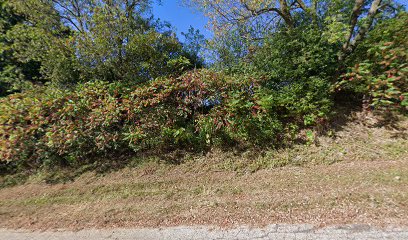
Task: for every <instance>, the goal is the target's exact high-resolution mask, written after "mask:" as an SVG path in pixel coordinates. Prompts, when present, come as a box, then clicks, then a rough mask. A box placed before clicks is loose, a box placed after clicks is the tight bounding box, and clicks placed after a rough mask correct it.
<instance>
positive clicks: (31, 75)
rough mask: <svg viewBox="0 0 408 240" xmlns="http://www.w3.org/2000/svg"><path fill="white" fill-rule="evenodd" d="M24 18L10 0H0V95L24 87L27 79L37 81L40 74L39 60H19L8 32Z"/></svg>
mask: <svg viewBox="0 0 408 240" xmlns="http://www.w3.org/2000/svg"><path fill="white" fill-rule="evenodd" d="M24 20H25V19H24V17H23V16H21V15H18V14H17V13H16V12H15V11H13V9H12V8H11V7H10V5H9V1H8V0H1V1H0V96H4V95H7V94H10V93H11V92H13V91H17V90H20V89H22V88H24V87H26V86H27V81H35V80H36V79H38V77H39V76H40V73H39V64H38V62H36V61H32V60H27V59H26V60H25V61H19V59H18V58H17V57H16V55H15V53H14V49H13V44H14V42H13V41H12V40H11V39H10V35H9V34H8V32H9V31H10V29H12V28H14V27H15V26H17V25H19V24H21V23H22V22H23V21H24Z"/></svg>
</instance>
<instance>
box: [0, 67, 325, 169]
mask: <svg viewBox="0 0 408 240" xmlns="http://www.w3.org/2000/svg"><path fill="white" fill-rule="evenodd" d="M262 84H263V83H262V80H256V79H252V78H242V77H241V78H239V77H236V76H234V77H231V76H228V75H224V74H222V73H216V72H212V71H208V70H201V71H193V72H189V73H186V74H184V75H182V76H181V77H179V78H159V79H156V80H154V81H151V82H149V83H146V84H142V85H140V86H137V87H132V88H128V87H125V85H123V84H118V83H108V82H102V81H97V82H88V83H85V84H80V85H78V87H77V88H76V89H75V90H74V91H67V90H55V89H52V88H46V89H42V88H41V89H35V90H32V91H26V92H24V93H17V94H13V95H10V96H8V97H7V98H4V99H2V100H1V103H0V112H1V113H2V114H1V117H0V153H1V159H2V160H3V161H7V162H17V163H18V164H19V165H21V166H26V165H28V166H32V167H35V166H40V165H42V164H46V163H49V162H56V161H57V162H58V161H59V162H61V163H65V164H78V163H81V162H82V161H86V159H89V158H92V157H95V156H104V155H107V154H109V153H114V152H117V153H124V152H138V151H144V150H147V149H156V150H159V149H162V150H170V149H174V148H186V149H196V150H199V149H203V148H205V147H207V146H211V145H224V144H231V143H233V142H238V143H241V144H245V145H252V144H258V145H277V144H279V142H280V141H281V140H282V139H283V138H284V137H285V136H284V135H285V132H287V131H289V129H293V127H294V126H304V125H305V124H310V123H312V122H315V121H314V120H316V119H313V121H312V122H310V119H311V117H312V114H315V111H314V110H316V109H315V107H318V106H317V105H315V103H313V101H314V99H313V98H311V97H310V96H303V97H301V98H300V99H297V101H296V102H297V104H296V105H293V104H292V102H294V101H293V100H294V98H297V97H296V96H295V95H294V93H295V92H296V91H298V89H297V88H295V87H287V88H284V89H282V90H281V91H279V92H271V91H265V90H264V89H263V88H262V87H261V86H262ZM311 106H314V107H311ZM313 109H314V110H313ZM315 117H316V118H322V117H324V116H317V115H316V116H315ZM312 118H313V117H312ZM224 141H227V142H224Z"/></svg>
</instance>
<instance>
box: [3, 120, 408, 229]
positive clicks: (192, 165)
mask: <svg viewBox="0 0 408 240" xmlns="http://www.w3.org/2000/svg"><path fill="white" fill-rule="evenodd" d="M407 127H408V119H406V118H404V119H403V120H402V121H400V122H399V123H398V125H397V126H395V127H394V128H388V127H378V126H376V127H373V125H368V126H367V125H365V124H363V123H362V122H358V121H352V122H349V123H348V124H347V125H343V126H342V128H341V129H337V130H336V131H335V132H334V135H333V136H330V137H329V136H327V135H323V136H319V137H317V139H316V140H315V144H311V145H310V146H305V145H294V146H293V147H291V148H287V149H280V150H269V151H268V150H265V151H264V153H263V154H260V153H258V152H250V151H248V152H245V153H241V154H236V153H234V152H225V151H221V150H213V151H211V152H209V153H208V154H206V155H203V156H198V155H195V156H184V157H182V158H183V159H180V161H178V162H181V164H168V163H166V162H165V161H161V160H160V159H157V158H151V159H133V160H132V161H129V164H128V165H127V166H126V167H123V168H121V169H117V170H115V171H110V172H103V173H101V172H98V171H89V170H88V171H85V170H84V171H82V170H81V171H79V173H71V175H69V174H68V175H69V176H70V177H69V178H68V179H69V180H66V181H61V179H64V177H63V176H64V174H61V173H60V174H61V176H58V175H55V173H52V172H42V173H38V174H37V175H35V176H30V177H29V178H26V177H22V176H17V175H16V176H15V177H16V180H15V181H14V182H12V181H11V180H10V177H3V178H2V184H3V186H6V185H7V183H5V182H7V181H9V182H10V181H11V182H12V184H9V185H8V186H7V187H3V188H2V189H0V227H10V228H20V227H22V228H35V229H38V228H40V229H49V228H51V229H55V228H73V229H78V228H94V227H96V228H103V227H139V226H147V227H155V226H174V225H180V224H183V225H192V224H211V225H220V226H231V225H237V224H250V225H263V224H268V223H305V222H307V223H316V224H323V225H326V224H342V223H370V224H375V225H388V224H395V225H408V219H407V218H406V216H408V204H407V203H408V140H407V137H406V135H405V134H404V133H405V132H406V131H407ZM316 135H318V134H317V133H316ZM85 169H86V167H85ZM91 169H92V168H91ZM53 174H54V175H53ZM50 176H51V177H50ZM73 176H75V177H73ZM19 178H21V179H23V181H24V182H25V183H24V184H21V183H18V180H19ZM50 178H51V179H54V180H49V179H50ZM7 179H8V180H7ZM47 179H48V180H47ZM13 184H14V186H11V185H13Z"/></svg>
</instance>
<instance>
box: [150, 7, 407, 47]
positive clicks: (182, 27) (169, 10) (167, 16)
mask: <svg viewBox="0 0 408 240" xmlns="http://www.w3.org/2000/svg"><path fill="white" fill-rule="evenodd" d="M396 1H397V2H398V3H400V4H403V5H405V7H407V5H408V0H396ZM153 14H154V16H155V17H156V18H160V19H161V20H163V21H167V22H170V23H171V24H172V26H173V27H174V28H175V29H176V31H177V35H178V36H179V37H180V38H181V40H183V39H182V36H181V32H187V30H188V29H189V28H190V26H193V27H194V28H195V29H199V30H200V32H201V34H204V36H205V37H206V38H207V39H208V38H211V36H212V34H211V31H210V30H208V29H206V28H205V26H206V24H207V18H206V17H205V16H204V15H203V14H202V13H201V12H199V11H197V10H194V9H191V8H189V7H186V6H183V4H182V0H161V4H159V3H158V1H154V5H153Z"/></svg>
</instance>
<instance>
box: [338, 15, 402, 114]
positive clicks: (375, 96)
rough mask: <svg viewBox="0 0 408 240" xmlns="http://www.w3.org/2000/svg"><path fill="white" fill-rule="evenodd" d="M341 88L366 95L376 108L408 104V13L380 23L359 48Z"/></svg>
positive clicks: (341, 82) (399, 107) (396, 107)
mask: <svg viewBox="0 0 408 240" xmlns="http://www.w3.org/2000/svg"><path fill="white" fill-rule="evenodd" d="M356 55H357V57H356V60H355V63H354V65H353V66H352V67H350V68H349V71H348V73H346V74H344V75H343V79H342V80H341V81H340V82H339V84H338V88H340V89H342V88H344V89H348V90H352V91H354V92H356V93H360V94H363V95H365V97H366V99H367V100H369V103H370V104H371V105H372V106H373V107H376V108H382V107H386V108H392V109H400V110H403V109H405V110H407V109H408V108H407V107H408V79H407V76H408V64H407V62H408V14H407V13H402V14H400V15H399V16H398V17H397V18H395V19H389V20H386V21H384V22H383V23H381V24H380V25H378V26H377V27H376V28H375V29H374V30H373V31H372V32H371V33H370V36H369V38H367V40H366V41H365V42H364V44H363V45H362V46H361V47H360V49H358V51H357V53H356Z"/></svg>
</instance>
